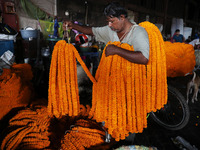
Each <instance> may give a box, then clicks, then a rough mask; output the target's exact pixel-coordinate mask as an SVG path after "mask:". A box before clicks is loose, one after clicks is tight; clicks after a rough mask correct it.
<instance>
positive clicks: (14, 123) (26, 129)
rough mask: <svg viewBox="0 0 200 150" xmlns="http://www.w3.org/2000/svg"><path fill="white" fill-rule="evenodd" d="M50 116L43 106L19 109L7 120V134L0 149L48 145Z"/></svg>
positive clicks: (42, 147) (34, 147)
mask: <svg viewBox="0 0 200 150" xmlns="http://www.w3.org/2000/svg"><path fill="white" fill-rule="evenodd" d="M49 124H50V118H49V117H48V114H47V111H46V108H45V107H43V108H42V107H41V108H37V109H36V110H32V109H30V108H27V109H24V110H21V111H19V112H18V114H16V115H15V116H14V117H13V118H12V119H11V120H10V121H9V128H10V129H12V130H11V131H10V130H8V131H9V132H8V134H7V135H6V136H5V138H4V139H3V141H2V144H1V149H2V150H8V149H26V150H29V149H44V148H46V147H48V146H49V145H50V141H49V137H48V136H49V133H48V126H49Z"/></svg>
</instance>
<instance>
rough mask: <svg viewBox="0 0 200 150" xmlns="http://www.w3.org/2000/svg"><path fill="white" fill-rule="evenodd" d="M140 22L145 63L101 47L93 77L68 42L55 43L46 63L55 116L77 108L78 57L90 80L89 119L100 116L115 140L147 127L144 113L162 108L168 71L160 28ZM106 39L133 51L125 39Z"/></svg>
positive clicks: (71, 112)
mask: <svg viewBox="0 0 200 150" xmlns="http://www.w3.org/2000/svg"><path fill="white" fill-rule="evenodd" d="M140 26H142V27H144V28H145V29H146V31H147V33H148V35H149V41H150V58H149V62H148V64H147V65H139V64H134V63H130V62H129V61H127V60H125V59H123V58H121V57H119V56H116V55H114V56H109V57H105V51H104V52H103V54H102V58H101V61H100V64H99V67H98V69H97V72H96V76H95V78H94V77H93V76H92V75H91V73H90V72H89V70H88V69H87V67H86V65H85V64H84V62H83V61H82V60H81V57H80V55H79V53H78V51H77V50H76V48H75V47H74V46H73V45H72V44H68V43H66V42H65V41H64V40H62V41H59V42H57V43H56V45H55V47H54V51H53V55H52V61H51V67H50V78H49V99H48V111H49V113H50V114H51V115H54V116H56V117H57V118H59V117H61V116H63V115H69V116H76V115H77V114H78V113H79V107H80V102H79V95H78V84H77V73H76V71H77V68H76V59H77V60H78V61H79V63H80V64H81V65H82V67H83V69H84V70H85V72H86V73H87V75H88V77H89V78H90V80H91V81H92V82H93V93H92V96H93V97H92V108H91V111H90V113H89V118H92V119H94V120H96V121H97V122H103V121H104V122H105V127H106V128H107V129H108V133H109V134H111V136H112V137H113V138H115V140H116V141H119V140H120V139H125V137H126V136H128V135H129V132H131V133H138V132H142V131H143V128H146V127H147V119H146V116H147V113H149V112H151V111H156V110H157V109H160V108H162V107H163V106H164V104H166V102H167V74H166V59H165V50H164V41H163V39H162V35H161V33H160V31H159V29H158V28H157V27H156V26H155V25H154V24H152V23H149V22H143V23H141V24H140ZM108 44H114V45H116V46H119V47H122V48H125V49H127V50H130V51H134V49H133V47H132V46H129V45H128V44H122V43H120V42H113V43H111V42H109V43H108ZM108 44H107V45H108ZM105 48H106V47H105Z"/></svg>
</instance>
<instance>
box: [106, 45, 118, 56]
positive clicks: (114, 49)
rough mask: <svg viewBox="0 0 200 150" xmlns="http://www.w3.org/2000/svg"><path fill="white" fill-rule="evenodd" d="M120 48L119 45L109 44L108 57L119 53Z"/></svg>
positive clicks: (107, 48)
mask: <svg viewBox="0 0 200 150" xmlns="http://www.w3.org/2000/svg"><path fill="white" fill-rule="evenodd" d="M118 49H119V47H117V46H115V45H113V44H110V45H108V46H107V47H106V50H105V54H106V57H107V56H110V55H115V54H117V51H118Z"/></svg>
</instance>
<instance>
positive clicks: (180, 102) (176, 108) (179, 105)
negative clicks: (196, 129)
mask: <svg viewBox="0 0 200 150" xmlns="http://www.w3.org/2000/svg"><path fill="white" fill-rule="evenodd" d="M150 116H151V117H152V119H153V120H154V121H155V122H156V123H158V124H159V125H161V126H162V127H164V128H166V129H169V130H180V129H182V128H183V127H185V126H186V125H187V123H188V121H189V117H190V111H189V107H188V105H187V103H186V100H185V98H184V97H183V95H182V94H181V93H180V92H179V91H178V90H177V89H176V88H174V87H172V86H170V85H169V86H168V101H167V104H166V105H164V107H163V108H162V109H160V110H157V111H156V112H151V113H150Z"/></svg>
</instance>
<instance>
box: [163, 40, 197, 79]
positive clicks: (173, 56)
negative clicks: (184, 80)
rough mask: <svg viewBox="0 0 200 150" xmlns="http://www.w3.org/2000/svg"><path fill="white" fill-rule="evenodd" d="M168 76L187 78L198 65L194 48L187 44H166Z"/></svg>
mask: <svg viewBox="0 0 200 150" xmlns="http://www.w3.org/2000/svg"><path fill="white" fill-rule="evenodd" d="M165 51H166V58H167V59H166V60H167V76H168V77H176V76H185V75H186V74H187V73H190V72H191V71H192V70H193V69H194V66H195V64H196V62H195V51H194V47H193V46H192V45H190V44H185V43H179V42H177V43H171V42H168V41H167V42H165Z"/></svg>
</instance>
